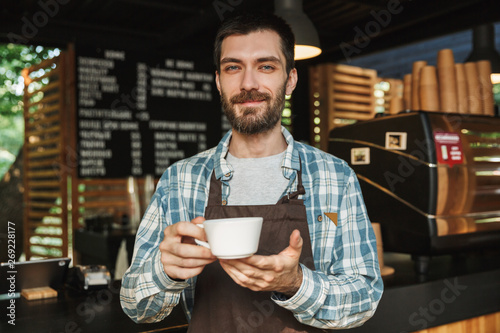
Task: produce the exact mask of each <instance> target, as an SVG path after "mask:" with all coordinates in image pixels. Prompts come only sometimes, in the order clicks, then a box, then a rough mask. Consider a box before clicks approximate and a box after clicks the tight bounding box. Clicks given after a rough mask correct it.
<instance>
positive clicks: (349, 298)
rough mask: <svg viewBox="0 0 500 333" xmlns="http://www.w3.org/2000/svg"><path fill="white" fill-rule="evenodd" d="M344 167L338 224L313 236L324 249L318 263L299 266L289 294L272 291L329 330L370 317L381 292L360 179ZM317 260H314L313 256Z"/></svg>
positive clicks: (296, 312) (295, 311)
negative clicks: (299, 279) (300, 278)
mask: <svg viewBox="0 0 500 333" xmlns="http://www.w3.org/2000/svg"><path fill="white" fill-rule="evenodd" d="M347 169H348V170H349V172H348V173H347V174H346V182H345V183H344V184H345V186H344V190H343V192H341V193H342V196H341V202H340V209H339V212H338V224H337V226H336V228H333V227H332V228H329V229H328V231H327V232H323V235H322V237H321V238H319V240H318V239H317V240H316V243H318V242H320V244H321V245H320V246H322V247H323V250H324V251H323V250H320V251H315V252H316V253H322V254H323V257H322V258H320V260H319V263H320V264H319V265H317V264H316V270H314V271H313V270H310V269H308V268H307V267H305V266H304V265H301V267H302V272H303V282H302V285H301V287H300V289H299V290H298V291H297V293H296V294H295V295H294V296H292V297H291V298H288V299H283V298H281V297H279V296H278V295H273V300H274V302H276V303H277V304H278V305H280V306H282V307H284V308H286V309H288V310H290V311H292V312H293V314H294V316H295V317H296V318H297V320H298V321H300V322H302V323H304V324H307V325H310V326H315V327H320V328H327V329H334V328H337V329H338V328H352V327H357V326H360V325H362V324H363V323H364V322H365V321H367V320H368V319H369V318H371V317H372V316H373V314H374V313H375V310H376V308H377V305H378V302H379V300H380V298H381V296H382V291H383V282H382V278H381V276H380V269H379V264H378V258H377V246H376V240H375V235H374V232H373V229H372V227H371V223H370V221H369V219H368V215H367V212H366V208H365V205H364V201H363V198H362V195H361V190H360V187H359V183H358V180H357V178H356V176H355V174H354V172H353V171H352V170H351V169H350V168H347ZM328 234H330V235H328ZM330 237H331V238H332V239H333V242H331V244H330V243H329V242H328V239H329V238H330ZM315 262H316V263H318V261H317V260H316V258H315ZM318 266H319V267H318Z"/></svg>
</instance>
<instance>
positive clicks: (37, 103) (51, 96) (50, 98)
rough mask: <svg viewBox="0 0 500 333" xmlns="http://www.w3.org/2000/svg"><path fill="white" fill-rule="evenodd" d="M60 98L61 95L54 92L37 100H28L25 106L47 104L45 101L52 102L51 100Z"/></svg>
mask: <svg viewBox="0 0 500 333" xmlns="http://www.w3.org/2000/svg"><path fill="white" fill-rule="evenodd" d="M60 98H61V96H59V94H54V95H50V96H47V97H44V98H42V99H41V100H39V101H37V102H32V103H31V102H29V101H28V104H27V105H26V108H28V109H30V108H32V107H33V106H37V105H40V104H47V103H51V102H52V103H53V102H57V101H58V100H59V99H60Z"/></svg>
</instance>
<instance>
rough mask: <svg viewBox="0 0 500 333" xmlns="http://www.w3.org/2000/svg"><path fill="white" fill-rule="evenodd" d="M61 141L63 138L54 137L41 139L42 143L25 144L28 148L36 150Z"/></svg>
mask: <svg viewBox="0 0 500 333" xmlns="http://www.w3.org/2000/svg"><path fill="white" fill-rule="evenodd" d="M60 141H61V137H60V136H53V137H51V138H48V139H41V140H40V141H36V142H27V143H25V145H28V148H35V147H39V146H44V145H50V144H54V143H58V142H60Z"/></svg>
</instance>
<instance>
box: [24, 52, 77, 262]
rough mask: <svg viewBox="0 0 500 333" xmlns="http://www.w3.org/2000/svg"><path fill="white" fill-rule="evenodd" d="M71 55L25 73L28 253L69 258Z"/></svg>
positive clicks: (26, 227)
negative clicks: (68, 74)
mask: <svg viewBox="0 0 500 333" xmlns="http://www.w3.org/2000/svg"><path fill="white" fill-rule="evenodd" d="M66 60H67V55H66V54H65V53H62V54H61V55H60V56H58V57H56V58H53V59H47V60H44V61H42V62H41V63H40V64H38V65H34V66H31V67H29V68H26V69H25V70H24V71H23V76H24V82H25V88H24V120H25V134H24V145H23V153H24V252H25V254H26V260H30V259H31V258H32V257H46V258H50V257H65V256H68V187H67V186H68V180H67V179H68V172H67V170H68V168H67V158H66V155H67V147H68V144H67V132H66V131H67V128H68V123H67V120H66V115H67V114H68V111H67V104H66V80H65V77H66V66H67V65H66Z"/></svg>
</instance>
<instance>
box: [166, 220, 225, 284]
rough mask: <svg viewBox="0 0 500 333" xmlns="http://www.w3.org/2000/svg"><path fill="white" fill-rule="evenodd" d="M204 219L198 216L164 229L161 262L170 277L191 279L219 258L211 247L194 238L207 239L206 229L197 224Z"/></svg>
mask: <svg viewBox="0 0 500 333" xmlns="http://www.w3.org/2000/svg"><path fill="white" fill-rule="evenodd" d="M203 221H205V219H204V218H203V217H197V218H195V219H193V220H192V221H191V222H186V221H182V222H177V223H175V224H173V225H171V226H168V227H166V228H165V230H164V231H163V234H164V238H163V241H162V242H161V243H160V252H161V263H162V264H163V270H164V271H165V273H167V275H168V276H169V277H170V278H172V279H181V280H185V279H189V278H191V277H193V276H196V275H198V274H200V273H201V271H202V270H203V268H204V267H205V266H206V265H208V264H210V263H211V262H213V261H215V260H216V259H217V258H216V257H214V256H213V254H212V252H210V250H209V249H207V248H205V247H203V246H198V245H196V243H195V242H194V238H196V239H199V240H202V241H206V240H207V237H206V234H205V230H204V229H202V228H200V227H198V226H196V224H201V223H203Z"/></svg>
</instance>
